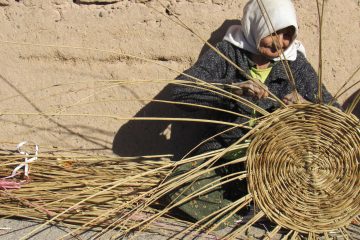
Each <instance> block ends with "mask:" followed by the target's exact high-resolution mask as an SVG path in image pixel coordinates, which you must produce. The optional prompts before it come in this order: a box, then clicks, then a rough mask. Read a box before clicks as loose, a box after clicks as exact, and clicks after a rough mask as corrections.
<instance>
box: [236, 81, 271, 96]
mask: <svg viewBox="0 0 360 240" xmlns="http://www.w3.org/2000/svg"><path fill="white" fill-rule="evenodd" d="M232 86H233V88H232V93H234V94H236V95H238V96H240V97H241V96H252V97H256V98H258V99H263V98H267V97H268V96H269V93H268V92H267V89H268V88H267V87H266V86H264V87H265V89H266V90H265V89H264V88H263V87H261V86H260V85H259V84H257V83H255V82H254V81H251V80H248V81H245V82H240V83H233V84H232Z"/></svg>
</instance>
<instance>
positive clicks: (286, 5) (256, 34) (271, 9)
mask: <svg viewBox="0 0 360 240" xmlns="http://www.w3.org/2000/svg"><path fill="white" fill-rule="evenodd" d="M259 4H260V6H261V8H260V6H259ZM262 4H263V5H262ZM261 9H263V11H262V10H261ZM264 9H266V12H267V14H266V13H265V11H264ZM262 12H264V16H263V13H262ZM265 19H266V21H265ZM272 26H273V27H272ZM289 26H294V27H295V34H294V40H293V41H292V43H291V45H290V46H289V47H288V48H287V49H286V50H285V51H284V55H285V59H287V60H289V61H294V60H295V59H296V57H297V51H298V50H299V51H300V52H302V53H303V54H304V55H305V48H304V46H303V45H302V44H301V42H300V41H297V40H295V38H296V36H297V32H298V25H297V21H296V13H295V7H294V5H293V3H292V1H291V0H250V1H249V2H248V3H247V4H246V5H245V7H244V13H243V18H242V20H241V25H233V26H231V27H230V28H229V29H228V31H227V33H226V34H225V37H224V40H226V41H228V42H230V43H232V44H233V45H235V46H237V47H239V48H241V49H245V50H247V51H249V52H251V53H254V54H260V53H259V51H258V46H259V43H260V40H261V39H262V38H264V37H266V36H269V35H270V34H272V33H273V32H276V31H278V30H280V29H283V28H286V27H289ZM281 58H282V56H281ZM272 60H274V61H280V57H277V58H274V59H272Z"/></svg>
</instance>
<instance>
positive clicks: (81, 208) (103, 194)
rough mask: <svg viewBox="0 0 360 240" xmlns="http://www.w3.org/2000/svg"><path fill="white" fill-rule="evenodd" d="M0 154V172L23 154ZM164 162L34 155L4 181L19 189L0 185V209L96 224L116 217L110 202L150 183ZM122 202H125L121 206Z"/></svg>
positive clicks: (122, 199)
mask: <svg viewBox="0 0 360 240" xmlns="http://www.w3.org/2000/svg"><path fill="white" fill-rule="evenodd" d="M1 158H2V159H1V160H2V161H1V168H0V175H1V176H2V177H5V176H7V175H9V174H10V173H11V171H12V169H13V168H14V167H15V166H16V165H18V164H20V163H22V161H23V159H22V158H23V155H8V154H5V155H3V157H1ZM169 165H171V163H170V162H169V160H166V159H163V158H150V157H149V158H127V159H126V158H125V159H124V158H119V157H115V156H75V155H74V156H69V154H56V155H53V154H46V155H41V154H40V155H39V157H38V160H37V161H35V162H34V163H32V164H30V175H29V178H28V179H26V180H24V176H22V174H20V175H17V176H16V177H14V178H11V179H7V180H6V181H8V182H16V183H20V188H19V189H13V190H4V189H2V191H1V190H0V201H1V203H2V207H1V214H2V215H3V216H20V217H26V218H31V219H38V220H48V219H51V218H54V217H56V221H62V222H65V223H71V224H80V225H84V224H86V223H89V222H91V223H90V224H89V226H99V225H102V224H104V223H103V222H107V221H108V219H111V218H114V217H115V216H116V214H117V213H118V212H117V211H111V210H113V209H114V207H116V206H121V205H122V204H124V203H127V202H129V201H130V200H132V199H133V198H134V197H136V196H139V195H141V194H143V193H144V192H147V191H149V190H150V189H152V188H153V187H154V186H156V185H157V184H158V182H159V181H160V179H162V178H163V177H164V175H165V173H166V172H165V170H166V166H169ZM153 170H155V171H153ZM152 171H153V172H152ZM144 173H145V174H144ZM132 177H133V178H132ZM2 181H4V180H2ZM127 207H131V204H129V205H128V206H125V205H124V208H123V209H122V211H125V210H126V209H127ZM60 213H62V215H61V216H57V215H58V214H60Z"/></svg>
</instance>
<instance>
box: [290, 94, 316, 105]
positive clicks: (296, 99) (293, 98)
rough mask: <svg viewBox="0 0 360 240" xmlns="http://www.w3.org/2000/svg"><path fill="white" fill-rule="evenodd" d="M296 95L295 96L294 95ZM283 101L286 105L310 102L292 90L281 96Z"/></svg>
mask: <svg viewBox="0 0 360 240" xmlns="http://www.w3.org/2000/svg"><path fill="white" fill-rule="evenodd" d="M296 96H297V97H296ZM283 102H284V103H285V104H286V105H291V104H295V103H310V102H309V101H307V100H305V99H304V98H303V97H302V96H301V95H300V94H299V93H297V92H292V93H289V94H288V95H286V96H285V97H284V98H283Z"/></svg>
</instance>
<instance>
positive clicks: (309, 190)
mask: <svg viewBox="0 0 360 240" xmlns="http://www.w3.org/2000/svg"><path fill="white" fill-rule="evenodd" d="M359 128H360V122H359V119H357V118H356V117H355V116H352V115H351V116H350V115H346V114H345V113H343V112H341V111H340V110H338V109H336V108H334V107H328V106H323V105H294V106H292V107H289V108H286V109H281V110H278V111H277V112H274V113H273V114H271V115H270V116H269V117H268V118H267V120H266V121H263V122H262V123H261V124H259V125H258V126H257V131H256V134H255V135H254V136H255V137H254V139H253V140H252V142H251V144H250V146H249V149H248V164H247V171H248V174H249V185H248V187H249V191H250V192H251V194H252V195H253V198H254V201H255V204H256V205H257V206H259V207H260V208H261V209H262V210H263V211H264V212H265V214H266V215H267V217H269V218H270V219H271V220H273V221H275V222H276V223H277V224H279V225H280V226H282V227H286V228H289V229H292V230H296V231H299V232H303V233H308V232H312V233H321V232H326V231H330V230H334V229H338V228H340V227H343V226H346V225H348V224H349V223H350V222H351V221H352V220H353V219H354V218H355V217H357V216H358V215H359V213H360V168H359V161H360V130H359Z"/></svg>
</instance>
